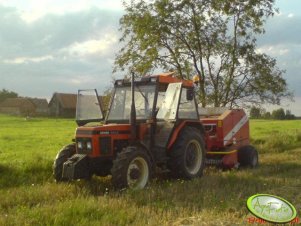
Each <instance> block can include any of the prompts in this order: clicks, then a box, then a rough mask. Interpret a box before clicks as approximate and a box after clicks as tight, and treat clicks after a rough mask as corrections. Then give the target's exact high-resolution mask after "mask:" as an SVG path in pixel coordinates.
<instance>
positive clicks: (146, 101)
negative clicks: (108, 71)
mask: <svg viewBox="0 0 301 226" xmlns="http://www.w3.org/2000/svg"><path fill="white" fill-rule="evenodd" d="M155 90H156V86H155V85H136V86H135V106H136V117H137V119H148V118H150V117H151V114H152V111H153V103H154V97H155ZM131 101H132V99H131V87H130V86H120V87H116V88H115V94H114V97H113V100H112V104H111V108H110V112H109V114H108V118H107V120H109V121H110V120H129V119H130V112H131V103H132V102H131Z"/></svg>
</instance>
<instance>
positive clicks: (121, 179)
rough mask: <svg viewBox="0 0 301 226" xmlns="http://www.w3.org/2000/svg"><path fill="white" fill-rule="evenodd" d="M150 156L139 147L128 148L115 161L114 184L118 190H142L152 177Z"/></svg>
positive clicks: (113, 169) (113, 168)
mask: <svg viewBox="0 0 301 226" xmlns="http://www.w3.org/2000/svg"><path fill="white" fill-rule="evenodd" d="M150 171H151V167H150V160H149V156H148V154H147V153H146V151H143V150H142V149H140V148H138V147H127V148H125V149H123V150H122V151H121V152H120V153H118V154H117V157H116V159H115V160H114V161H113V167H112V169H111V173H112V184H113V186H114V187H115V188H117V189H123V188H130V189H133V190H137V189H142V188H144V187H145V186H146V184H147V183H148V181H149V178H150V175H151V172H150Z"/></svg>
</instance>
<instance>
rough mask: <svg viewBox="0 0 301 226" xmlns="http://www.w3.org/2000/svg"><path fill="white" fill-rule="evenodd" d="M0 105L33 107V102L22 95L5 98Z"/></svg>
mask: <svg viewBox="0 0 301 226" xmlns="http://www.w3.org/2000/svg"><path fill="white" fill-rule="evenodd" d="M1 107H17V108H20V107H33V108H34V107H35V106H34V104H33V103H32V102H31V101H30V100H29V99H28V98H23V97H16V98H7V99H5V100H4V101H3V102H2V103H1Z"/></svg>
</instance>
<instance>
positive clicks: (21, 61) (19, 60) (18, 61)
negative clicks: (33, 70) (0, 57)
mask: <svg viewBox="0 0 301 226" xmlns="http://www.w3.org/2000/svg"><path fill="white" fill-rule="evenodd" d="M52 59H53V56H51V55H47V56H41V57H17V58H14V59H6V60H4V61H3V62H4V63H6V64H24V63H39V62H43V61H46V60H52Z"/></svg>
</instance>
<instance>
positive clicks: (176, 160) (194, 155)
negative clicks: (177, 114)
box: [167, 127, 205, 179]
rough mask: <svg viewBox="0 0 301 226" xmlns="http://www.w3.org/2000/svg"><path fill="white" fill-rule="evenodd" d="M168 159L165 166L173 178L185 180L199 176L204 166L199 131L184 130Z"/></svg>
mask: <svg viewBox="0 0 301 226" xmlns="http://www.w3.org/2000/svg"><path fill="white" fill-rule="evenodd" d="M169 157H170V159H169V161H168V163H167V165H168V168H169V169H170V170H171V173H172V174H173V175H174V176H176V177H181V178H185V179H192V178H195V177H199V176H201V175H202V173H203V169H204V166H205V145H204V141H203V138H202V136H201V133H200V131H199V130H197V129H196V128H193V127H186V128H184V129H183V130H182V131H181V133H180V135H179V137H178V138H177V141H176V142H175V144H174V146H173V148H172V150H171V151H170V155H169Z"/></svg>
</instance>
